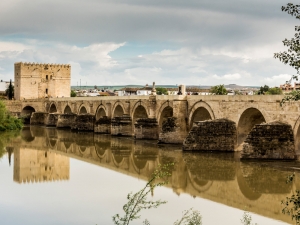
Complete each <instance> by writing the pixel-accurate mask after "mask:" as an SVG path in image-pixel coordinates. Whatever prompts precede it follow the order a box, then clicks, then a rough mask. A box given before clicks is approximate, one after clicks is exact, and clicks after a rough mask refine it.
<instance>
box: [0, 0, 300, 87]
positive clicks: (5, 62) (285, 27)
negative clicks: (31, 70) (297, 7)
mask: <svg viewBox="0 0 300 225" xmlns="http://www.w3.org/2000/svg"><path fill="white" fill-rule="evenodd" d="M286 3H287V2H286V1H283V0H264V1H259V0H252V1H249V0H247V1H246V0H226V1H224V0H215V1H209V0H172V1H171V0H151V1H150V0H122V1H121V0H85V1H79V0H72V1H71V0H64V1H58V0H52V1H43V0H30V1H24V0H1V2H0V79H2V80H9V79H13V65H14V63H15V62H20V61H23V62H39V63H59V64H65V63H69V64H71V66H72V78H71V83H72V85H76V84H77V82H79V80H80V79H81V82H82V83H83V84H86V83H87V84H88V85H95V84H96V85H126V84H138V85H144V84H146V83H149V84H151V83H152V82H153V81H155V82H156V83H157V84H171V85H172V84H173V85H175V84H186V85H216V84H232V83H235V84H240V85H257V86H259V85H264V84H267V85H269V86H275V85H277V86H278V85H279V84H281V83H284V82H285V81H286V80H288V79H289V78H290V76H291V75H292V74H294V73H295V71H294V70H293V69H292V68H290V67H289V66H287V65H284V64H282V63H281V62H280V61H279V60H277V59H274V58H273V54H274V53H275V52H279V51H284V50H286V49H285V47H284V46H283V44H282V40H283V39H284V38H292V37H293V35H294V26H295V25H298V21H297V20H296V19H295V18H294V17H292V16H290V15H288V14H286V13H283V12H281V6H282V5H286Z"/></svg>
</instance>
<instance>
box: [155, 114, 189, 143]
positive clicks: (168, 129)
mask: <svg viewBox="0 0 300 225" xmlns="http://www.w3.org/2000/svg"><path fill="white" fill-rule="evenodd" d="M183 135H184V134H183V133H182V129H181V127H180V124H179V123H178V120H177V118H176V117H168V118H166V119H165V120H164V121H163V123H162V131H161V132H160V133H159V137H158V143H163V144H182V141H183V140H184V138H185V137H183Z"/></svg>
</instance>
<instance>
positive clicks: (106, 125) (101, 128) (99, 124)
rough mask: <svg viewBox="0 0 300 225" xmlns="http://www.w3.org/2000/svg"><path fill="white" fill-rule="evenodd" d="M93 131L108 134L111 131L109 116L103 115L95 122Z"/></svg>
mask: <svg viewBox="0 0 300 225" xmlns="http://www.w3.org/2000/svg"><path fill="white" fill-rule="evenodd" d="M94 132H95V133H100V134H110V132H111V118H108V117H107V116H103V117H102V118H100V119H99V120H97V121H96V122H95V126H94Z"/></svg>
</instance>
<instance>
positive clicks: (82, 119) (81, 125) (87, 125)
mask: <svg viewBox="0 0 300 225" xmlns="http://www.w3.org/2000/svg"><path fill="white" fill-rule="evenodd" d="M94 122H95V116H94V115H91V114H82V115H77V116H76V118H75V120H74V122H73V123H72V126H71V129H72V130H78V131H94Z"/></svg>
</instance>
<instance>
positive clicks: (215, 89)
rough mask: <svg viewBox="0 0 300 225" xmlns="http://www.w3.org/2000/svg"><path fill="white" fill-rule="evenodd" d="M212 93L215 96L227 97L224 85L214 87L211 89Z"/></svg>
mask: <svg viewBox="0 0 300 225" xmlns="http://www.w3.org/2000/svg"><path fill="white" fill-rule="evenodd" d="M210 93H212V94H215V95H227V93H228V92H227V90H226V88H225V87H224V84H220V85H216V86H212V87H211V88H210Z"/></svg>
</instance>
